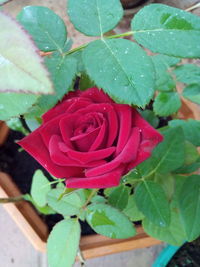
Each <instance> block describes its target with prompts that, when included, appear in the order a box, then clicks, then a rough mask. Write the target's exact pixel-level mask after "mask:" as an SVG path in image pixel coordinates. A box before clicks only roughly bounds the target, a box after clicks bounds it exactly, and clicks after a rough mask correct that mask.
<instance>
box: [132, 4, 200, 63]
mask: <svg viewBox="0 0 200 267" xmlns="http://www.w3.org/2000/svg"><path fill="white" fill-rule="evenodd" d="M132 30H133V35H134V39H135V40H136V41H137V42H138V43H139V44H141V45H143V46H144V47H146V48H148V49H150V50H152V51H153V52H155V53H161V54H166V55H169V56H175V57H183V58H196V57H199V56H200V46H199V44H200V34H199V32H200V18H199V17H198V16H196V15H193V14H191V13H188V12H186V11H183V10H180V9H177V8H174V7H170V6H166V5H162V4H153V5H148V6H146V7H144V8H143V9H141V10H140V11H139V12H138V13H137V14H136V15H135V16H134V18H133V20H132ZM183 40H184V42H183Z"/></svg>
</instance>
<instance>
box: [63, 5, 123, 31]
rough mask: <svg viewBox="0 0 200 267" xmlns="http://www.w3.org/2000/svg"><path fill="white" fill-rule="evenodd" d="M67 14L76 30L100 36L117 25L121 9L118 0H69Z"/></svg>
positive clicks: (121, 14)
mask: <svg viewBox="0 0 200 267" xmlns="http://www.w3.org/2000/svg"><path fill="white" fill-rule="evenodd" d="M68 15H69V17H70V20H71V22H72V23H73V24H74V26H75V28H76V29H77V30H78V31H80V32H83V33H85V34H86V35H90V36H100V35H102V34H103V33H106V32H108V31H109V30H112V29H113V28H114V27H115V26H116V25H117V23H118V22H119V21H120V20H121V18H122V16H123V9H122V6H121V3H120V1H119V0H109V1H107V0H101V1H99V0H84V1H83V2H82V3H81V4H80V1H79V0H69V1H68Z"/></svg>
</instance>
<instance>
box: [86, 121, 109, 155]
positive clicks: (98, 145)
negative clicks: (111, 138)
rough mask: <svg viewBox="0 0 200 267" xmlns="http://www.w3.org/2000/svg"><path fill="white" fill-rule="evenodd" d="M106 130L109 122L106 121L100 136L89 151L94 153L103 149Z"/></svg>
mask: <svg viewBox="0 0 200 267" xmlns="http://www.w3.org/2000/svg"><path fill="white" fill-rule="evenodd" d="M106 128H107V122H106V120H104V121H103V124H102V126H101V128H100V131H99V134H98V136H97V138H96V139H95V141H94V142H93V143H92V145H91V147H90V149H89V151H94V150H97V149H99V148H102V147H103V145H104V141H105V133H106Z"/></svg>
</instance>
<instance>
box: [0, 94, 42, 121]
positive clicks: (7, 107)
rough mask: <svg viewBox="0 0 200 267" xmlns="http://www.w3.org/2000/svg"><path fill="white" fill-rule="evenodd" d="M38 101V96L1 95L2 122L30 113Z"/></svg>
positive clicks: (0, 112) (0, 116) (0, 111)
mask: <svg viewBox="0 0 200 267" xmlns="http://www.w3.org/2000/svg"><path fill="white" fill-rule="evenodd" d="M37 99H38V96H36V95H29V94H15V93H0V120H9V119H10V118H12V117H17V116H19V115H20V114H24V113H26V112H28V110H29V109H30V108H31V107H32V105H34V104H35V102H36V101H37ZM11 107H12V108H11Z"/></svg>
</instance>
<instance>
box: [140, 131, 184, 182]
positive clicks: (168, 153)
mask: <svg viewBox="0 0 200 267" xmlns="http://www.w3.org/2000/svg"><path fill="white" fill-rule="evenodd" d="M162 134H163V135H164V141H163V142H161V143H160V144H159V145H158V146H157V147H156V148H155V149H154V150H153V153H152V156H151V157H150V158H149V159H148V160H146V161H144V162H143V163H141V164H140V165H139V166H138V168H137V169H138V171H139V173H140V174H141V175H142V176H144V177H145V176H146V177H149V176H151V175H152V174H154V173H155V172H158V173H161V174H167V173H169V172H170V171H173V170H175V169H177V168H179V167H181V166H182V164H183V163H184V158H185V148H184V135H183V131H182V129H181V128H179V127H176V128H169V129H167V130H165V131H164V132H162Z"/></svg>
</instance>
